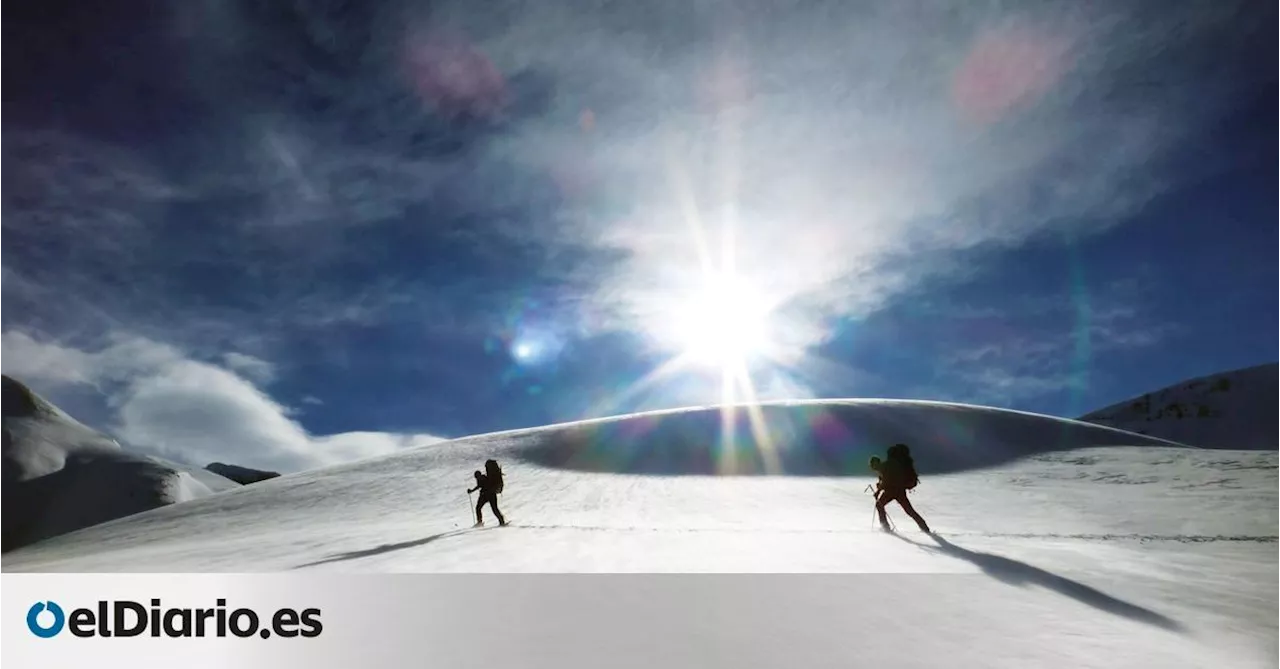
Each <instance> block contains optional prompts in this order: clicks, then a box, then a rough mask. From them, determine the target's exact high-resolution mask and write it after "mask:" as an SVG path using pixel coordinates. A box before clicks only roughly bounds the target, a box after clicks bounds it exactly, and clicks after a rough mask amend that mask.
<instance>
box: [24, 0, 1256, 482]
mask: <svg viewBox="0 0 1280 669" xmlns="http://www.w3.org/2000/svg"><path fill="white" fill-rule="evenodd" d="M1276 11H1277V10H1276V7H1275V3H1263V2H1252V3H1250V2H1236V1H1228V0H1223V1H1222V2H1215V3H1194V2H1185V3H1169V2H1137V1H1133V0H1124V1H1120V2H1065V1H1064V2H1047V1H1046V2H1038V1H1037V2H1019V3H999V2H963V3H943V2H910V1H908V2H893V3H855V2H819V1H810V2H801V1H797V2H790V3H766V2H758V1H754V0H753V1H749V2H732V3H731V2H728V1H727V0H700V1H696V2H689V1H687V0H679V1H676V0H655V1H653V2H645V3H621V2H600V3H592V4H589V5H584V4H583V3H570V2H562V1H561V0H548V1H546V2H537V3H526V2H506V1H501V0H500V1H498V2H486V3H467V2H437V3H426V2H413V1H410V0H390V1H387V2H366V3H344V2H303V1H299V2H292V3H283V2H274V1H265V0H263V1H258V2H253V1H249V0H228V1H226V2H213V1H212V0H181V1H179V0H169V1H164V0H141V1H139V2H131V3H125V4H123V5H122V4H120V3H72V2H68V1H66V0H44V1H42V2H34V1H28V2H10V3H5V5H4V9H3V14H4V15H3V22H4V26H3V31H4V32H3V37H4V42H3V53H4V56H5V58H6V63H7V67H6V69H5V74H6V75H7V76H5V78H4V83H3V94H4V100H3V102H4V110H3V135H2V136H3V165H4V169H3V177H2V178H3V181H2V184H0V185H2V189H0V190H2V191H3V215H2V225H3V242H4V244H3V247H2V253H3V284H0V285H2V291H3V300H4V309H3V335H2V336H3V347H2V357H0V361H2V362H3V367H4V372H5V373H6V374H9V375H12V376H14V377H15V378H18V379H19V380H22V381H24V382H25V383H27V384H28V385H30V386H31V387H32V388H33V389H34V390H36V391H37V392H39V393H41V394H43V395H44V396H46V397H47V398H49V399H51V400H52V401H54V402H55V403H56V404H58V405H59V406H60V407H62V408H63V409H64V410H66V411H68V412H69V413H71V414H72V415H73V416H76V417H77V418H78V419H80V420H82V421H83V422H85V423H87V424H90V425H92V426H94V427H96V428H98V429H102V430H104V431H106V432H108V433H109V434H111V435H113V436H115V437H116V438H117V439H118V440H120V441H121V442H122V443H125V444H127V445H128V446H129V447H130V448H136V449H139V450H142V451H146V452H150V453H153V454H158V455H163V456H166V457H170V458H173V459H176V460H179V461H182V462H187V463H192V464H197V465H201V464H206V463H207V462H211V461H214V460H220V461H224V462H232V463H235V464H240V465H244V466H251V467H259V468H267V469H273V470H277V471H297V470H301V469H307V468H311V467H317V466H323V465H326V464H333V463H338V462H345V461H349V460H351V459H354V458H359V457H367V456H372V455H378V454H382V453H387V452H391V451H394V450H396V449H400V448H405V447H407V446H413V445H420V444H426V443H432V442H434V441H438V440H440V439H445V438H453V437H459V436H465V435H470V434H478V433H484V432H491V431H497V430H505V429H513V428H520V427H531V426H537V425H543V424H549V423H554V422H563V421H569V420H577V419H581V418H587V417H597V416H606V415H615V414H620V413H627V412H632V411H640V410H648V409H659V408H672V407H679V406H688V405H705V404H713V403H718V402H723V401H735V402H736V401H750V400H752V399H762V400H768V399H790V398H836V397H892V398H920V399H935V400H948V401H958V402H972V403H979V404H987V405H992V406H1000V407H1008V408H1014V409H1020V410H1027V411H1036V412H1043V413H1048V414H1053V415H1061V416H1068V417H1074V416H1078V415H1080V414H1083V413H1085V412H1087V411H1089V410H1092V409H1096V408H1100V407H1102V406H1105V405H1107V404H1110V403H1112V402H1115V401H1119V400H1123V399H1125V398H1127V397H1130V396H1133V395H1136V394H1141V393H1142V392H1145V391H1148V390H1153V389H1156V388H1159V387H1162V386H1164V385H1167V384H1170V383H1174V382H1177V381H1180V380H1182V379H1185V378H1188V377H1192V376H1197V375H1201V374H1208V373H1214V372H1218V371H1223V370H1227V369H1233V368H1237V367H1244V366H1249V365H1254V364H1259V363H1266V362H1274V361H1275V360H1276V359H1277V353H1276V350H1277V348H1276V346H1277V344H1276V342H1277V320H1278V319H1280V313H1278V309H1277V299H1276V298H1277V292H1276V290H1277V283H1276V278H1275V277H1276V275H1275V274H1273V271H1275V268H1276V265H1275V262H1276V250H1277V248H1278V244H1277V242H1278V240H1277V225H1276V220H1277V211H1276V208H1277V197H1276V191H1275V188H1276V184H1277V178H1276V177H1277V175H1276V165H1277V160H1276V147H1277V134H1276V118H1277V109H1276V101H1277V77H1276V69H1275V67H1274V62H1275V61H1274V58H1275V53H1276V40H1275V31H1274V26H1275V25H1276V23H1277V16H1276Z"/></svg>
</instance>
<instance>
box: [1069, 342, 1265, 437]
mask: <svg viewBox="0 0 1280 669" xmlns="http://www.w3.org/2000/svg"><path fill="white" fill-rule="evenodd" d="M1278 419H1280V365H1277V364H1276V363H1271V364H1267V365H1257V366H1254V367H1246V368H1243V369H1236V370H1231V371H1228V372H1222V373H1220V374H1213V375H1209V376H1202V377H1198V378H1194V379H1189V380H1187V381H1183V382H1181V383H1176V384H1174V385H1171V386H1168V387H1165V388H1161V389H1160V390H1157V391H1154V392H1150V393H1146V394H1144V395H1141V396H1139V397H1134V398H1130V399H1128V400H1125V401H1123V402H1118V403H1116V404H1113V405H1111V406H1108V407H1105V408H1102V409H1099V410H1097V411H1093V412H1091V413H1089V414H1086V415H1084V416H1081V417H1080V420H1083V421H1088V422H1091V423H1096V424H1099V425H1106V426H1109V427H1115V428H1119V429H1122V430H1129V431H1132V432H1137V433H1139V434H1146V435H1151V436H1156V437H1160V438H1163V439H1169V440H1172V441H1177V442H1181V443H1184V444H1191V445H1193V446H1199V447H1203V448H1227V449H1266V450H1271V449H1275V448H1277V446H1278V445H1280V420H1278Z"/></svg>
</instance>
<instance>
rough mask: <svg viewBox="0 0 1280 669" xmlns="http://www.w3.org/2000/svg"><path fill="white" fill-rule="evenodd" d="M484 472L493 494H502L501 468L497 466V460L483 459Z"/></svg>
mask: <svg viewBox="0 0 1280 669" xmlns="http://www.w3.org/2000/svg"><path fill="white" fill-rule="evenodd" d="M484 473H485V477H486V478H487V479H488V482H489V489H490V490H492V491H493V493H494V494H495V495H501V494H502V468H501V467H499V466H498V461H497V460H485V461H484Z"/></svg>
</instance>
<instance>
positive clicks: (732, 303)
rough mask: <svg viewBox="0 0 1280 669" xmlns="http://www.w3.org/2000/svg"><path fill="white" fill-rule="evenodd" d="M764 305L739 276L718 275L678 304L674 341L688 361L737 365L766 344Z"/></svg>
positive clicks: (766, 326)
mask: <svg viewBox="0 0 1280 669" xmlns="http://www.w3.org/2000/svg"><path fill="white" fill-rule="evenodd" d="M768 316H769V313H768V308H767V307H766V305H765V302H764V301H763V300H762V299H761V297H760V295H759V294H758V293H757V292H756V291H755V290H753V289H752V288H751V287H750V286H749V285H747V284H746V283H745V282H744V281H742V280H741V279H740V278H738V277H735V276H731V275H719V276H714V277H711V278H709V280H707V281H706V282H705V284H704V285H703V286H701V288H700V289H698V290H696V291H695V292H694V293H693V294H692V295H691V296H689V297H688V298H687V299H686V300H684V301H683V302H682V303H680V304H679V306H678V307H677V308H676V310H675V314H674V315H673V323H672V325H673V327H674V330H675V332H674V336H675V339H676V342H675V343H676V345H677V346H679V347H680V348H681V350H682V354H683V355H684V356H685V358H686V359H687V360H688V361H689V362H692V363H696V364H700V365H711V366H717V367H720V368H725V367H737V366H740V365H742V364H743V363H745V362H747V361H749V360H750V359H751V358H752V357H754V356H756V355H759V354H761V353H763V352H764V350H765V349H766V347H767V346H768Z"/></svg>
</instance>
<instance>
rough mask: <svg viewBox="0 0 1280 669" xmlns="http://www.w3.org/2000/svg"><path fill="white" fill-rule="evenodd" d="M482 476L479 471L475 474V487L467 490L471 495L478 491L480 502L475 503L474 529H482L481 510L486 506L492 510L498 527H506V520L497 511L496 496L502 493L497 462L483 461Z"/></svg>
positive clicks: (499, 469)
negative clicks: (496, 518)
mask: <svg viewBox="0 0 1280 669" xmlns="http://www.w3.org/2000/svg"><path fill="white" fill-rule="evenodd" d="M484 471H485V473H484V474H481V473H480V472H479V471H477V472H476V473H475V476H476V487H474V488H470V489H468V490H467V494H468V495H469V494H471V493H473V492H475V491H477V490H479V491H480V501H478V502H476V524H475V526H476V527H484V512H483V511H482V509H483V508H484V505H485V504H488V505H489V507H490V508H491V509H493V515H495V516H497V517H498V524H499V525H506V524H507V520H506V519H505V518H503V517H502V512H501V511H499V510H498V495H499V494H501V493H502V468H501V467H499V466H498V461H497V460H485V463H484Z"/></svg>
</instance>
